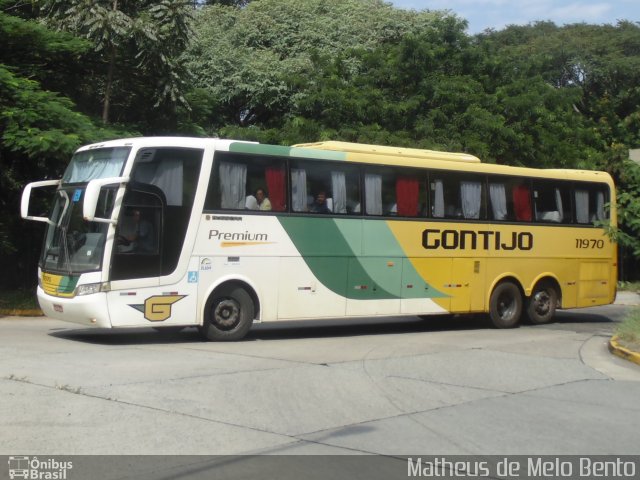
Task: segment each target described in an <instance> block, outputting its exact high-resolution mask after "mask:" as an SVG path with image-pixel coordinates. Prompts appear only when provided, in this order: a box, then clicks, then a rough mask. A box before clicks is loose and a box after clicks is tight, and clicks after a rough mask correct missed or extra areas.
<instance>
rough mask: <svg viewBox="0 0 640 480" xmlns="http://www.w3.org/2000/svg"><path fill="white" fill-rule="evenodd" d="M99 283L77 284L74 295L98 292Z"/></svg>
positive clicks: (100, 285)
mask: <svg viewBox="0 0 640 480" xmlns="http://www.w3.org/2000/svg"><path fill="white" fill-rule="evenodd" d="M101 287H102V284H101V283H87V284H86V285H78V288H76V295H91V294H93V293H98V292H100V288H101Z"/></svg>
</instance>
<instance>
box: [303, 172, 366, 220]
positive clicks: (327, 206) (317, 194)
mask: <svg viewBox="0 0 640 480" xmlns="http://www.w3.org/2000/svg"><path fill="white" fill-rule="evenodd" d="M359 178H360V177H359V172H358V169H357V167H355V166H353V167H345V166H341V165H336V164H335V163H334V162H330V163H329V162H309V161H304V162H296V161H295V160H293V161H292V165H291V203H292V207H293V211H294V212H310V213H322V214H335V215H347V214H351V215H353V214H359V213H360V210H361V207H360V183H359Z"/></svg>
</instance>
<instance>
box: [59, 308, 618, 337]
mask: <svg viewBox="0 0 640 480" xmlns="http://www.w3.org/2000/svg"><path fill="white" fill-rule="evenodd" d="M611 308H612V307H609V309H611ZM601 309H602V307H600V310H598V309H595V308H593V309H585V310H568V311H559V312H558V313H557V314H556V319H555V321H554V322H553V323H550V324H547V325H528V324H527V323H526V322H523V324H522V325H521V327H520V328H553V329H562V330H574V331H584V330H589V329H593V328H594V327H596V328H597V327H605V328H613V325H614V324H615V322H616V321H617V318H618V317H621V316H622V313H617V312H615V311H614V312H613V314H612V313H609V312H606V314H605V312H602V311H601ZM620 312H622V310H621V311H620ZM491 328H492V327H491V324H490V322H489V320H488V318H487V316H486V315H433V316H426V317H424V319H423V318H420V317H413V316H412V317H387V318H350V319H328V320H302V321H300V320H298V321H285V322H274V323H262V324H256V325H254V326H253V328H252V329H251V330H250V331H249V333H248V334H247V336H246V337H245V338H244V339H243V340H241V342H252V341H268V340H287V339H306V338H329V337H356V336H365V335H403V334H411V333H420V332H422V333H424V332H441V331H462V330H466V331H474V330H485V329H491ZM49 335H51V336H53V337H56V338H60V339H65V340H71V341H76V342H83V343H91V344H96V345H111V346H119V345H164V344H168V345H175V344H188V343H202V342H204V341H205V340H204V339H203V338H202V337H201V336H200V334H199V332H198V330H197V329H196V328H194V327H187V328H184V329H183V330H181V331H179V332H176V331H172V330H171V329H168V330H165V331H156V330H155V329H153V328H151V327H148V328H133V329H131V328H126V329H125V328H122V329H101V330H96V329H85V328H81V329H64V330H56V331H51V332H49Z"/></svg>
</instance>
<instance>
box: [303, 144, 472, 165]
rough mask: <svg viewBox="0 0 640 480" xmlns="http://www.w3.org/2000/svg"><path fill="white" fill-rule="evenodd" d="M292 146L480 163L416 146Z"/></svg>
mask: <svg viewBox="0 0 640 480" xmlns="http://www.w3.org/2000/svg"><path fill="white" fill-rule="evenodd" d="M294 147H301V148H314V149H318V150H332V151H336V152H347V153H363V154H366V155H380V156H385V157H402V158H406V159H412V158H415V159H422V160H447V161H450V162H470V163H480V159H479V158H478V157H475V156H473V155H469V154H468V153H451V152H438V151H435V150H421V149H418V148H403V147H387V146H382V145H368V144H365V143H350V142H336V141H327V142H316V143H299V144H297V145H294Z"/></svg>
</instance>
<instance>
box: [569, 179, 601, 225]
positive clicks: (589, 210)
mask: <svg viewBox="0 0 640 480" xmlns="http://www.w3.org/2000/svg"><path fill="white" fill-rule="evenodd" d="M574 201H575V203H574V204H575V210H576V216H575V219H576V223H581V224H589V223H593V222H596V221H604V220H606V219H607V218H608V213H607V211H606V210H605V203H606V202H607V201H608V191H607V187H606V186H599V185H598V186H596V185H580V184H576V186H575V190H574Z"/></svg>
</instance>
